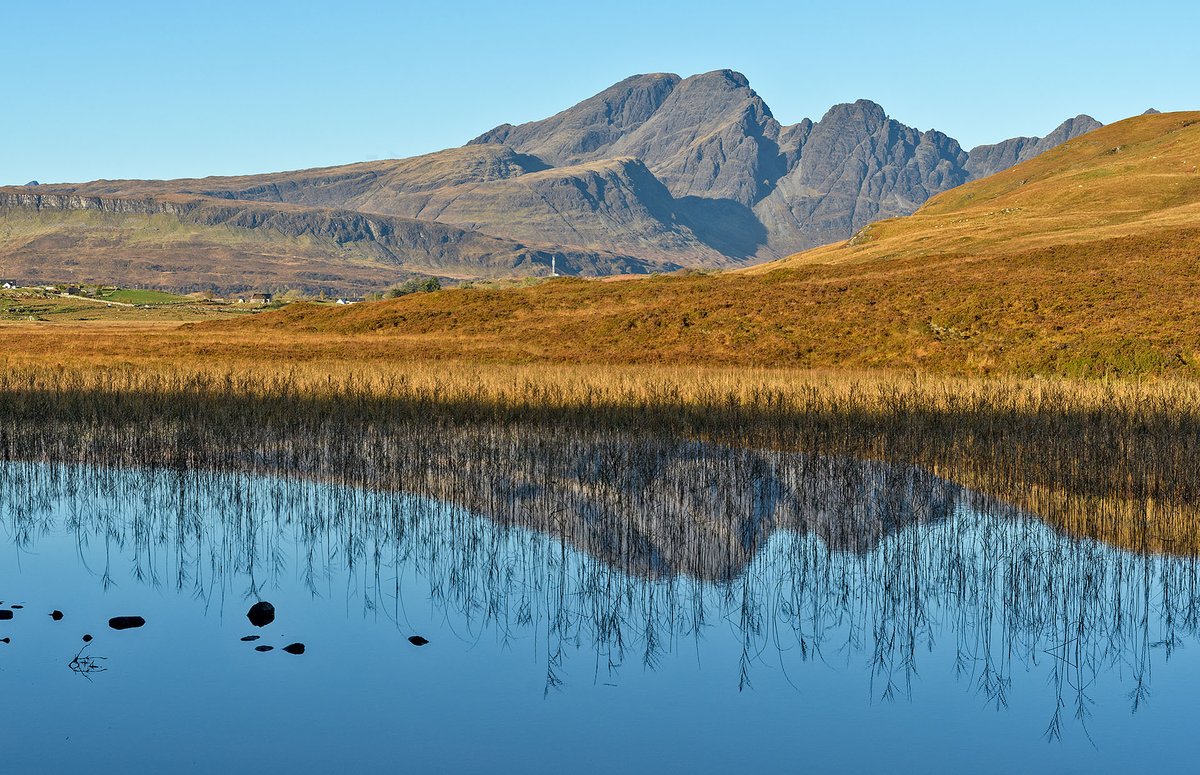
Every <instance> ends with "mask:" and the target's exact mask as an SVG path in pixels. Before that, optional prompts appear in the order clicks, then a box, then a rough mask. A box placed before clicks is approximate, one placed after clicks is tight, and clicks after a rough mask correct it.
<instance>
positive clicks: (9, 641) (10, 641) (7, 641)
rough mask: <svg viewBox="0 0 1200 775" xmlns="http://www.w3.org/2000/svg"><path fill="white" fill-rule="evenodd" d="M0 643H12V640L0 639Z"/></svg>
mask: <svg viewBox="0 0 1200 775" xmlns="http://www.w3.org/2000/svg"><path fill="white" fill-rule="evenodd" d="M0 643H12V638H0Z"/></svg>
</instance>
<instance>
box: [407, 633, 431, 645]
mask: <svg viewBox="0 0 1200 775" xmlns="http://www.w3.org/2000/svg"><path fill="white" fill-rule="evenodd" d="M408 642H409V643H411V644H413V645H414V646H424V645H425V644H426V643H428V642H429V641H428V640H426V639H425V638H422V637H421V636H420V635H413V636H412V637H411V638H409V639H408Z"/></svg>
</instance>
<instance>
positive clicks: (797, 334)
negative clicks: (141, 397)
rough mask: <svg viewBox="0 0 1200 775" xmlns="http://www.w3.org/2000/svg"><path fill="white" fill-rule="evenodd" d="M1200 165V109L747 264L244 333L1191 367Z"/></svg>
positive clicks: (391, 348) (1106, 369)
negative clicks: (842, 236)
mask: <svg viewBox="0 0 1200 775" xmlns="http://www.w3.org/2000/svg"><path fill="white" fill-rule="evenodd" d="M1197 160H1200V112H1193V113H1168V114H1158V115H1155V114H1151V115H1144V116H1139V117H1136V118H1131V119H1127V120H1125V121H1122V122H1119V123H1117V124H1113V125H1111V126H1107V127H1103V128H1100V129H1097V130H1094V131H1092V132H1089V133H1087V134H1084V135H1082V136H1080V137H1077V138H1075V139H1074V140H1071V141H1069V142H1067V143H1064V144H1063V145H1061V146H1059V147H1057V148H1055V149H1053V150H1051V151H1048V152H1046V153H1044V154H1042V155H1040V156H1038V157H1036V158H1033V159H1030V160H1029V161H1025V162H1022V163H1020V164H1018V165H1017V166H1015V167H1013V168H1011V169H1009V170H1007V171H1005V172H1001V173H999V174H996V175H993V176H991V177H988V178H985V179H982V180H977V181H972V182H968V183H966V184H964V185H962V186H959V187H957V188H954V189H952V190H949V191H946V192H944V193H942V194H939V195H937V196H935V197H933V198H932V199H930V200H929V201H928V202H927V203H925V205H923V206H922V207H921V208H920V209H919V210H918V211H917V212H916V213H915V214H913V215H910V216H906V217H901V218H894V219H888V220H884V221H880V222H876V223H871V224H869V225H867V226H865V227H864V228H863V229H861V230H860V231H859V232H858V233H857V234H855V235H854V237H853V238H852V239H850V240H847V241H843V242H840V243H837V244H833V245H828V246H824V247H819V248H815V249H812V250H809V251H805V252H802V253H799V254H796V255H794V256H790V257H788V258H786V259H782V260H778V261H774V262H770V263H765V264H761V265H758V266H754V267H752V268H748V269H742V270H737V271H727V272H721V273H716V274H708V275H690V276H678V277H658V278H648V279H629V280H624V281H620V282H589V281H584V280H578V279H571V278H565V279H560V280H555V281H551V282H548V283H543V284H540V285H536V286H533V287H529V288H522V289H513V290H448V291H442V292H439V293H433V294H421V295H418V296H412V297H406V298H404V299H398V300H395V301H387V302H380V303H378V304H366V305H359V306H356V307H353V308H351V309H348V310H340V311H328V310H321V309H318V308H315V307H311V306H308V305H299V306H297V307H295V308H290V309H287V310H284V311H282V312H280V313H278V314H272V315H270V316H257V317H256V318H255V319H254V320H251V321H245V322H243V323H239V324H238V325H241V326H245V327H246V330H249V331H253V332H262V333H263V335H265V334H266V332H272V335H280V336H282V335H285V334H286V333H288V332H295V333H304V332H320V333H336V334H339V335H355V334H359V333H370V334H371V337H372V339H371V342H373V343H378V344H379V346H381V347H385V348H386V350H387V352H389V353H390V354H391V355H392V356H393V357H404V356H405V355H412V356H416V355H418V354H419V355H420V356H421V357H459V356H460V355H461V354H462V353H464V352H470V353H474V354H485V355H486V357H488V358H494V359H517V360H520V361H522V362H523V361H527V360H541V361H563V362H577V361H593V362H600V363H647V364H650V363H704V364H728V365H738V366H746V365H755V366H801V367H810V368H827V367H864V368H903V369H913V368H915V369H921V370H943V371H959V372H961V371H967V372H976V373H980V372H982V373H989V372H1012V371H1016V372H1021V373H1031V372H1033V373H1052V374H1064V375H1074V376H1104V375H1120V374H1148V373H1153V374H1186V375H1196V374H1200V342H1198V340H1197V336H1196V332H1197V331H1200V272H1197V271H1196V256H1197V255H1200V227H1198V226H1197V224H1200V170H1198V167H1197V164H1198V161H1197ZM581 311H583V312H581ZM213 330H214V332H215V330H216V329H213ZM391 332H395V333H399V334H402V335H403V336H388V334H389V333H391ZM256 335H258V334H257V333H256ZM385 342H386V344H383V343H385Z"/></svg>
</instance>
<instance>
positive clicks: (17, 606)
mask: <svg viewBox="0 0 1200 775" xmlns="http://www.w3.org/2000/svg"><path fill="white" fill-rule="evenodd" d="M24 607H25V606H23V605H13V606H9V608H11V609H13V610H14V611H20V610H21V609H22V608H24Z"/></svg>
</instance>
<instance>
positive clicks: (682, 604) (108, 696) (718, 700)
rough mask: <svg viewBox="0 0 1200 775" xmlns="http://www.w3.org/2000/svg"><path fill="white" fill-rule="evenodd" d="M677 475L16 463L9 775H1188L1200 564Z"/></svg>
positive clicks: (862, 494) (902, 504)
mask: <svg viewBox="0 0 1200 775" xmlns="http://www.w3.org/2000/svg"><path fill="white" fill-rule="evenodd" d="M735 468H736V467H735ZM661 470H662V474H661V475H660V476H658V477H656V478H654V479H652V480H649V481H641V482H637V483H632V484H630V487H629V490H628V491H623V492H613V491H612V488H611V486H601V484H597V483H595V482H589V481H588V480H587V478H586V477H583V478H581V479H580V480H578V481H556V482H555V483H553V484H543V485H539V486H533V485H531V484H529V483H528V482H527V483H525V484H524V485H522V486H520V487H518V486H517V485H513V490H512V491H510V492H500V493H497V492H492V494H491V495H489V496H487V497H479V496H478V494H477V493H476V494H473V495H471V497H465V496H464V497H463V498H461V499H457V503H456V502H455V499H454V498H449V497H448V498H447V499H445V500H433V499H430V498H423V497H417V496H413V495H405V494H402V493H380V492H370V491H366V490H363V489H357V488H353V487H347V486H337V485H332V484H325V483H319V482H312V481H303V480H287V479H283V478H275V477H265V476H250V475H238V474H222V475H217V474H201V473H194V472H192V473H189V472H179V471H174V472H173V471H146V470H134V471H130V470H123V471H121V470H96V469H87V468H81V467H66V466H49V465H46V464H8V465H6V466H4V467H2V469H0V549H2V550H3V555H4V558H3V560H2V561H0V600H2V601H3V604H2V605H0V609H4V610H13V618H12V620H11V621H0V638H4V637H7V638H9V639H10V640H11V642H10V643H7V644H5V643H0V692H2V695H0V696H2V697H3V704H4V708H5V713H4V729H3V736H4V741H5V742H4V744H3V746H2V747H0V767H2V768H3V771H4V772H16V773H24V772H58V771H68V770H69V771H75V772H129V771H146V772H167V771H198V772H231V771H237V772H261V773H269V772H292V773H294V772H319V771H330V770H333V769H335V768H340V769H342V770H343V771H347V772H350V771H358V770H362V771H381V772H383V771H386V772H392V771H397V770H399V769H401V768H411V769H414V770H415V769H424V770H434V771H514V772H560V771H576V772H579V771H583V772H589V771H596V772H598V771H611V770H614V769H618V768H620V769H624V770H627V771H651V770H659V771H701V772H716V771H724V772H738V771H746V770H749V769H751V768H762V769H764V770H767V771H801V770H805V771H808V770H814V769H815V770H817V771H820V770H834V769H836V770H842V771H879V770H884V769H887V770H892V771H921V772H931V771H935V772H964V771H973V772H1010V771H1014V770H1026V771H1028V770H1034V771H1048V772H1096V771H1136V770H1142V769H1145V768H1147V767H1148V766H1150V765H1160V766H1167V767H1171V768H1176V769H1178V768H1184V767H1187V766H1190V762H1191V761H1192V760H1193V740H1194V732H1193V727H1194V710H1193V709H1194V707H1195V698H1196V694H1197V690H1198V689H1200V661H1198V659H1197V657H1198V655H1200V649H1198V648H1197V628H1198V626H1200V619H1198V614H1200V586H1198V585H1197V579H1198V574H1197V567H1196V564H1195V562H1194V561H1192V560H1189V559H1178V558H1167V557H1161V556H1138V555H1135V554H1131V553H1128V552H1125V551H1122V550H1119V549H1116V548H1112V547H1109V546H1106V545H1104V544H1102V543H1098V542H1095V541H1091V540H1086V539H1077V538H1070V537H1065V536H1062V535H1059V534H1057V533H1056V532H1055V531H1053V530H1052V529H1050V528H1049V527H1047V526H1045V525H1044V524H1043V523H1041V522H1039V521H1038V520H1036V519H1034V518H1032V517H1029V516H1027V515H1023V514H1021V513H1019V512H1016V511H1014V510H1012V509H1005V508H998V507H988V506H984V505H982V501H981V500H979V499H977V498H974V497H973V496H972V494H971V493H969V492H967V491H965V490H962V489H961V488H959V487H957V486H955V485H953V484H951V483H948V482H944V481H941V480H938V479H936V478H935V477H932V476H929V475H927V474H924V473H922V472H919V471H904V470H896V469H891V468H885V467H881V466H877V465H872V464H855V463H847V462H845V461H842V462H840V463H837V464H836V465H835V466H832V467H830V466H824V467H802V470H799V471H797V470H790V469H788V467H787V466H786V465H785V464H784V462H783V461H780V460H774V461H770V463H769V465H767V464H763V463H762V461H761V460H759V461H757V462H755V463H754V464H753V465H752V466H750V467H749V468H736V470H733V469H731V470H733V473H734V474H736V476H737V481H736V482H728V481H723V480H721V479H720V478H719V477H718V478H715V479H714V478H706V476H705V475H700V474H697V472H695V471H692V470H689V469H688V467H687V466H686V465H684V466H682V467H681V466H664V467H663V468H662V469H661ZM551 492H553V493H556V494H557V495H556V496H555V497H554V498H551V497H549V494H550V493H551ZM563 493H569V494H570V497H569V498H566V499H564V498H565V496H564V495H563ZM489 500H490V501H494V502H495V503H496V507H495V508H494V509H491V510H489V509H487V508H485V507H483V506H482V505H481V504H485V503H487V502H488V501H489ZM468 502H469V503H471V504H472V506H473V508H468V507H466V506H464V505H461V504H462V503H468ZM547 503H549V504H550V505H549V506H547V505H546V504H547ZM564 504H569V506H570V507H569V508H568V507H567V506H566V505H564ZM542 507H545V508H542ZM539 509H541V510H540V511H539ZM521 515H524V516H521ZM259 600H267V601H270V602H271V603H272V604H273V605H274V606H275V609H276V612H277V618H276V619H275V621H274V622H273V623H271V624H270V625H268V626H266V627H263V628H256V627H254V626H252V625H251V624H250V622H249V621H248V620H247V617H246V612H247V609H248V608H249V607H250V605H251V604H253V603H255V602H257V601H259ZM14 605H19V606H23V607H22V608H19V609H15V610H14V609H12V606H14ZM55 610H59V611H61V612H62V614H63V617H62V619H61V620H58V621H56V620H55V619H53V618H52V617H51V616H50V613H51V612H52V611H55ZM119 615H137V616H142V617H144V618H145V620H146V624H145V626H144V627H141V628H135V629H128V630H124V631H116V630H113V629H111V628H110V627H109V626H108V620H109V619H110V618H111V617H114V616H119ZM85 634H90V635H92V636H93V638H94V639H93V640H92V641H91V642H90V643H88V644H85V643H84V642H83V640H82V637H83V636H84V635H85ZM251 635H258V636H260V639H259V640H256V641H252V642H244V641H242V640H241V638H243V637H244V636H251ZM414 635H419V636H421V637H423V638H426V639H428V641H429V642H428V644H427V645H424V646H420V647H418V646H414V645H412V644H410V642H409V641H408V638H409V637H410V636H414ZM291 643H303V644H304V645H305V647H306V648H305V653H304V654H302V655H292V654H288V653H285V652H283V651H281V647H283V646H285V645H288V644H291ZM260 645H270V646H273V647H275V648H274V650H273V651H270V652H265V653H264V652H259V651H256V650H255V647H256V646H260ZM76 657H78V659H75V658H76ZM73 659H74V660H75V661H74V662H73Z"/></svg>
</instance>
